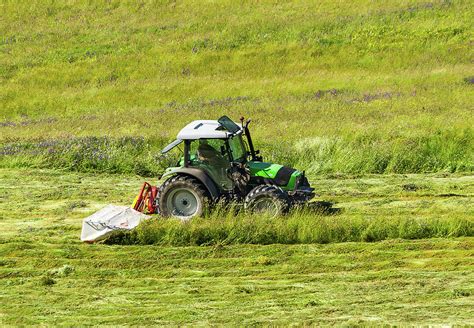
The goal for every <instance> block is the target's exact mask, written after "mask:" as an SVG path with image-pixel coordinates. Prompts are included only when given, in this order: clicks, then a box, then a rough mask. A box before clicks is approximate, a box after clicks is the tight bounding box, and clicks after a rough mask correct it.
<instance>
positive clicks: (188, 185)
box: [158, 175, 209, 220]
mask: <svg viewBox="0 0 474 328" xmlns="http://www.w3.org/2000/svg"><path fill="white" fill-rule="evenodd" d="M159 197H160V198H159V200H158V202H159V208H160V214H161V215H163V216H166V217H169V216H173V217H176V218H179V219H182V220H188V219H190V218H192V217H196V216H201V215H202V214H203V213H204V212H205V209H206V208H207V206H208V205H209V196H208V193H207V190H206V189H205V188H204V186H203V185H202V184H201V183H200V182H199V181H198V180H196V179H194V178H192V177H188V176H183V175H177V176H174V177H171V178H169V179H168V180H166V181H165V182H164V183H163V185H162V186H161V188H160V192H159Z"/></svg>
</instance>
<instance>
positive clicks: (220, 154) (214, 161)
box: [155, 116, 314, 219]
mask: <svg viewBox="0 0 474 328" xmlns="http://www.w3.org/2000/svg"><path fill="white" fill-rule="evenodd" d="M249 123H250V120H247V121H246V122H245V123H244V118H241V123H240V124H237V123H235V122H233V121H232V120H231V119H229V118H228V117H227V116H222V117H221V118H220V119H218V120H217V121H213V120H199V121H193V122H191V123H189V124H188V125H186V126H185V127H184V128H183V129H182V130H181V131H180V132H179V133H178V136H177V139H176V140H175V141H173V142H172V143H170V144H169V145H168V146H166V147H165V148H164V149H163V150H162V154H166V153H167V152H169V151H170V150H171V149H173V148H175V147H177V146H178V145H181V144H184V147H183V148H184V150H183V155H182V157H181V158H180V159H179V162H178V163H177V164H176V166H174V167H169V168H167V169H166V171H165V173H164V174H163V176H162V178H166V180H165V181H164V183H163V184H162V185H161V186H160V187H159V188H158V192H157V195H156V198H155V208H156V209H157V212H159V213H160V214H161V215H163V216H172V217H177V218H180V219H190V218H192V217H196V216H200V215H202V214H203V213H204V212H205V211H206V210H207V209H208V208H209V207H211V206H212V205H213V204H216V203H217V202H236V203H238V204H243V205H244V208H245V209H246V210H249V211H252V212H266V213H269V214H270V215H274V216H276V215H279V214H283V213H286V212H287V211H289V209H290V208H291V207H293V206H295V205H298V204H304V203H306V202H308V201H309V200H310V199H311V198H313V197H314V193H313V190H314V189H313V188H311V186H310V185H309V183H308V179H307V178H306V177H305V174H304V171H303V172H301V171H298V170H295V169H292V168H289V167H286V166H283V165H279V164H273V163H266V162H263V159H262V156H260V155H259V151H258V150H255V149H254V146H253V143H252V138H251V136H250V132H249V128H248V126H249Z"/></svg>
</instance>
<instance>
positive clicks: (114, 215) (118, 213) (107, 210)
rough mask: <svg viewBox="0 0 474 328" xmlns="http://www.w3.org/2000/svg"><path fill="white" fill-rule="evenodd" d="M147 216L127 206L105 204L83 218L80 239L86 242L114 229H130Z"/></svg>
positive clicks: (101, 236) (108, 233)
mask: <svg viewBox="0 0 474 328" xmlns="http://www.w3.org/2000/svg"><path fill="white" fill-rule="evenodd" d="M147 218H149V216H148V215H145V214H143V213H140V212H137V211H135V210H134V209H132V208H130V207H127V206H116V205H107V206H106V207H104V208H102V209H101V210H99V211H98V212H95V213H94V214H92V215H91V216H89V217H87V218H85V219H84V221H83V223H82V232H81V240H82V241H84V242H88V243H93V242H95V241H99V240H102V239H104V238H106V237H107V236H108V235H110V234H111V233H112V232H113V231H116V230H131V229H133V228H135V227H136V226H138V224H139V223H140V222H141V221H142V220H144V219H147Z"/></svg>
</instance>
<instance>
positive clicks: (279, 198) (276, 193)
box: [244, 185, 290, 217]
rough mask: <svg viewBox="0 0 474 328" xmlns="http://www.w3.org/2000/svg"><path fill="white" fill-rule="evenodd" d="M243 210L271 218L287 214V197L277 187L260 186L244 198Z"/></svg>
mask: <svg viewBox="0 0 474 328" xmlns="http://www.w3.org/2000/svg"><path fill="white" fill-rule="evenodd" d="M244 206H245V209H246V210H249V211H251V212H253V213H266V214H269V215H271V216H273V217H275V216H278V215H282V214H284V213H286V212H288V210H289V207H290V201H289V199H288V195H287V194H286V193H285V192H284V191H283V190H282V189H281V188H280V187H278V186H274V185H262V186H257V187H255V188H253V189H252V190H251V191H250V192H249V193H248V195H247V197H245V204H244Z"/></svg>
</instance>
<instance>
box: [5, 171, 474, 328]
mask: <svg viewBox="0 0 474 328" xmlns="http://www.w3.org/2000/svg"><path fill="white" fill-rule="evenodd" d="M0 176H1V180H0V181H2V184H1V186H0V194H1V195H4V196H3V198H2V202H1V203H0V217H1V220H0V224H1V226H0V231H1V236H0V237H1V244H0V252H1V253H0V254H1V255H0V257H1V259H2V260H1V269H0V277H1V279H0V284H1V287H2V288H1V292H0V295H1V299H2V304H3V305H2V310H1V311H2V316H1V323H2V325H23V324H31V325H38V324H42V325H56V324H64V325H77V324H78V323H81V324H87V325H89V324H90V325H95V324H108V325H124V324H126V325H145V324H147V325H152V324H184V323H187V324H192V325H195V324H197V325H209V324H211V323H212V324H233V325H241V324H244V325H251V324H259V323H260V324H263V323H267V324H268V323H270V322H274V323H278V324H283V325H286V324H298V325H303V324H337V325H341V324H347V325H367V324H377V325H378V324H382V323H391V324H397V323H398V324H419V323H423V324H437V325H438V324H460V325H472V324H473V323H474V322H473V321H472V318H473V315H474V312H473V310H472V309H473V306H474V288H473V287H474V286H473V284H472V281H473V279H474V271H473V266H474V253H473V249H474V242H473V210H474V209H473V207H472V206H470V204H472V202H473V197H474V196H473V195H474V178H473V177H472V176H464V175H431V176H426V175H410V176H399V175H395V176H383V175H382V176H362V177H359V178H358V179H354V178H353V177H340V178H339V179H334V178H324V179H323V178H322V179H318V180H315V181H313V184H314V185H316V186H318V188H319V190H320V193H321V198H322V199H326V200H331V201H333V202H335V203H336V204H335V206H336V207H338V208H341V209H342V211H341V212H340V214H337V215H335V216H325V215H317V216H313V217H312V220H313V221H314V222H318V221H322V220H326V221H327V222H330V221H333V222H335V223H336V224H335V225H334V227H336V228H337V226H343V225H344V222H345V224H346V225H348V226H349V227H350V226H351V224H353V221H354V219H355V218H357V217H367V218H371V219H372V220H380V219H382V218H385V219H386V222H387V224H390V221H392V220H393V221H395V222H396V221H397V220H400V219H403V218H416V219H421V220H423V219H424V220H426V221H427V222H428V221H430V220H441V222H443V220H445V221H447V222H450V221H452V220H456V219H457V220H460V219H463V220H466V221H467V222H469V227H470V228H469V229H470V230H464V233H460V234H457V235H456V234H454V235H452V236H450V237H449V236H448V238H444V239H442V238H432V239H421V240H402V239H389V240H384V241H380V242H373V243H368V242H362V243H360V242H359V243H355V242H345V243H329V244H326V242H328V241H331V240H328V241H325V240H322V241H321V242H323V243H324V244H318V243H317V241H316V243H314V242H312V243H311V244H307V245H302V244H296V245H284V244H273V245H268V246H264V245H248V244H246V245H241V244H233V245H232V244H226V243H225V242H222V241H219V240H215V241H214V244H210V245H208V246H185V245H186V240H184V242H183V243H184V246H185V247H182V246H181V247H172V246H158V245H141V246H136V245H135V246H133V245H132V246H118V245H104V244H98V245H87V244H82V243H81V242H80V241H79V235H80V228H81V219H82V218H83V217H85V216H87V215H88V214H90V213H91V212H94V211H95V210H96V209H98V208H100V207H102V206H103V205H105V204H107V203H115V204H124V205H127V204H129V202H130V199H132V198H133V195H134V194H135V192H136V191H137V188H138V187H139V186H140V181H141V178H139V177H136V176H128V175H103V174H101V175H97V174H82V173H67V172H61V171H56V170H42V171H30V170H17V169H14V170H12V169H8V170H6V169H3V170H0ZM104 186H108V188H103V187H104ZM407 186H409V187H407ZM414 186H416V187H417V188H415V187H414ZM25 189H26V190H28V193H26V194H25V192H24V190H25ZM60 191H62V193H60ZM25 195H28V196H25ZM11 204H15V206H11ZM387 217H388V218H390V219H387ZM254 219H255V224H256V225H257V226H258V224H259V222H258V218H254ZM290 219H291V218H290ZM152 220H153V221H154V223H155V224H159V222H163V219H157V218H155V219H152ZM160 220H161V221H160ZM211 220H214V223H215V220H216V219H212V218H211ZM280 220H282V221H284V220H289V219H288V218H281V219H280ZM306 220H307V221H306V222H307V223H309V222H308V218H306ZM211 222H212V221H211ZM210 226H212V225H210ZM210 226H209V225H207V226H205V228H204V229H207V230H211V229H210ZM318 227H319V230H318ZM311 228H312V229H314V230H315V231H319V235H320V236H324V234H328V235H329V236H330V235H331V234H332V233H333V232H334V231H338V230H337V229H335V230H331V229H327V230H324V229H321V227H320V225H314V224H313V225H312V226H311ZM399 228H400V229H401V230H403V226H400V227H399ZM382 229H383V227H379V230H382ZM415 232H416V231H415ZM426 237H436V236H423V235H421V238H426ZM417 238H420V236H417V235H412V236H411V238H410V239H417ZM171 241H172V240H171ZM188 245H194V244H193V243H192V242H189V243H188Z"/></svg>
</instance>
